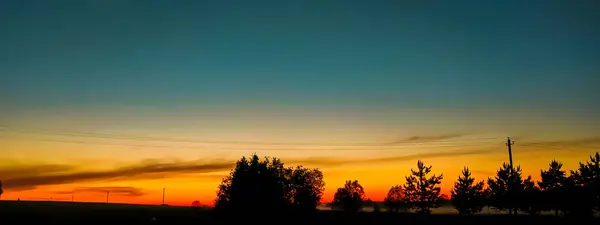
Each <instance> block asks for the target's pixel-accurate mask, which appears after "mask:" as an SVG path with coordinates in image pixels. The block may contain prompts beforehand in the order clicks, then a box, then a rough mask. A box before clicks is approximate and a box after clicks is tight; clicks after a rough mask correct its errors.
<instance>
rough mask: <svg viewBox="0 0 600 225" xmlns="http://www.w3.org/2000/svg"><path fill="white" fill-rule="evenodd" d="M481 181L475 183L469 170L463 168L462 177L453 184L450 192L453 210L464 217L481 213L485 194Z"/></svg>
mask: <svg viewBox="0 0 600 225" xmlns="http://www.w3.org/2000/svg"><path fill="white" fill-rule="evenodd" d="M483 185H484V183H483V181H479V182H475V178H473V177H472V176H471V172H470V171H469V168H467V167H465V168H464V169H463V171H462V176H458V180H457V181H456V182H455V183H454V187H453V188H452V190H451V191H450V194H451V198H450V200H451V202H452V205H454V208H456V210H457V211H458V212H459V213H460V214H464V215H473V214H475V213H478V212H481V210H482V209H483V206H484V199H485V192H484V187H483Z"/></svg>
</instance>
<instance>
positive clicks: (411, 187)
mask: <svg viewBox="0 0 600 225" xmlns="http://www.w3.org/2000/svg"><path fill="white" fill-rule="evenodd" d="M431 167H432V166H425V164H424V163H423V162H422V161H421V160H419V161H418V162H417V170H413V169H411V170H410V172H411V175H410V176H407V177H406V183H405V184H404V193H405V195H406V200H407V202H408V203H409V205H410V207H412V208H415V209H416V210H417V212H419V213H430V212H431V209H432V208H437V207H439V205H440V197H441V193H440V191H441V188H440V183H441V182H442V179H443V174H440V175H435V174H433V175H432V176H431V177H428V176H427V175H428V174H429V173H431Z"/></svg>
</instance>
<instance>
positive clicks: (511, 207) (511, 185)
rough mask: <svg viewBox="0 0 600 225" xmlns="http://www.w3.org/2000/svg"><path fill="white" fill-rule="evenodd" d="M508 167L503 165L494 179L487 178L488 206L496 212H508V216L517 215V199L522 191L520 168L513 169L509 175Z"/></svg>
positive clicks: (506, 164)
mask: <svg viewBox="0 0 600 225" xmlns="http://www.w3.org/2000/svg"><path fill="white" fill-rule="evenodd" d="M510 171H511V169H510V165H509V164H508V163H503V164H502V167H500V169H498V171H497V172H496V177H495V178H493V179H492V178H488V193H489V194H490V196H489V199H488V205H490V206H491V207H493V208H495V209H496V210H508V214H512V213H513V212H514V214H516V213H517V208H518V205H519V204H518V197H519V195H520V190H523V179H522V178H521V174H522V171H521V167H520V166H517V167H515V170H514V172H513V173H512V174H511V172H510Z"/></svg>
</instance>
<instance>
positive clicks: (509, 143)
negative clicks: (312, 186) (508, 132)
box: [506, 137, 515, 175]
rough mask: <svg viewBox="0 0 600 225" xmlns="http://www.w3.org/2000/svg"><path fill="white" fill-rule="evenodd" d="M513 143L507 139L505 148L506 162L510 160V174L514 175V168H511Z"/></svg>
mask: <svg viewBox="0 0 600 225" xmlns="http://www.w3.org/2000/svg"><path fill="white" fill-rule="evenodd" d="M514 144H515V142H514V141H511V140H510V137H508V138H507V140H506V146H508V160H510V161H509V162H510V174H511V175H514V174H513V173H514V167H513V160H512V148H511V147H512V145H514Z"/></svg>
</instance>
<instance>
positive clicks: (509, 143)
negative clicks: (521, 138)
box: [506, 137, 517, 215]
mask: <svg viewBox="0 0 600 225" xmlns="http://www.w3.org/2000/svg"><path fill="white" fill-rule="evenodd" d="M514 144H515V142H514V141H511V140H510V137H508V138H507V139H506V146H507V147H508V160H509V163H510V175H509V176H510V178H509V179H508V189H509V190H508V191H511V190H512V189H513V179H515V167H513V159H512V148H511V147H512V145H514ZM513 211H514V214H515V215H517V210H513V209H511V208H509V209H508V215H512V212H513Z"/></svg>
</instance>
